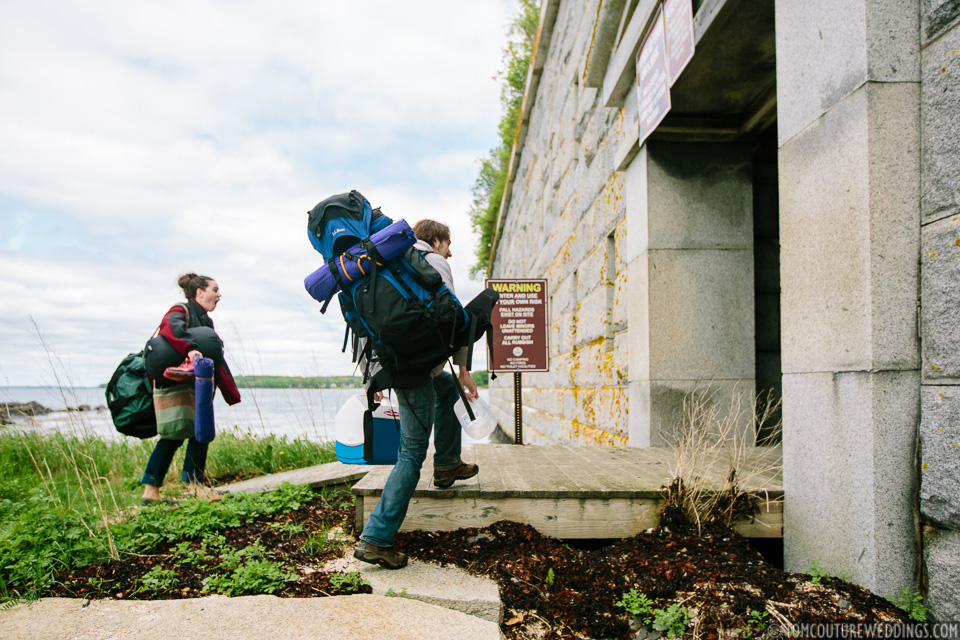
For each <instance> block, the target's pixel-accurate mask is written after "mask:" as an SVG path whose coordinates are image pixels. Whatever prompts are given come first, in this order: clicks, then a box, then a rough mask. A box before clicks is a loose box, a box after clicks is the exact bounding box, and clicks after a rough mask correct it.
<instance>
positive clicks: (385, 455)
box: [334, 393, 400, 464]
mask: <svg viewBox="0 0 960 640" xmlns="http://www.w3.org/2000/svg"><path fill="white" fill-rule="evenodd" d="M366 410H367V396H366V394H364V393H358V394H356V395H354V396H350V398H348V399H347V401H346V402H345V403H344V405H343V406H342V407H340V410H339V411H337V417H336V419H335V420H334V426H335V429H336V434H337V446H336V450H337V460H339V461H340V462H342V463H344V464H396V463H397V453H398V451H399V450H400V411H399V407H398V406H397V402H396V400H395V399H394V398H388V397H387V396H384V397H383V401H382V402H381V403H380V406H379V407H378V408H377V410H376V411H374V412H373V456H372V459H371V460H369V461H368V460H364V459H363V412H364V411H366Z"/></svg>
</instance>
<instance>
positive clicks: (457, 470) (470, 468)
mask: <svg viewBox="0 0 960 640" xmlns="http://www.w3.org/2000/svg"><path fill="white" fill-rule="evenodd" d="M479 472H480V467H478V466H477V465H475V464H469V463H467V462H461V463H460V466H459V467H454V468H453V469H447V470H445V471H434V472H433V485H434V486H435V487H440V488H441V489H444V488H446V487H449V486H450V485H452V484H453V482H454V480H466V479H467V478H472V477H473V476H475V475H477V473H479Z"/></svg>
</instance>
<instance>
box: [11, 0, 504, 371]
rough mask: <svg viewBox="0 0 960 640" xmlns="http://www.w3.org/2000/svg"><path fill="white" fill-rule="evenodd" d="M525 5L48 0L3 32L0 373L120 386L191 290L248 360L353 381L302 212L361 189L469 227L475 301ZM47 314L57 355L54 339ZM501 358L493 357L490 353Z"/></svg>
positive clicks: (237, 354) (464, 235)
mask: <svg viewBox="0 0 960 640" xmlns="http://www.w3.org/2000/svg"><path fill="white" fill-rule="evenodd" d="M512 11H513V3H512V2H511V1H510V0H501V1H499V2H491V1H486V0H484V1H480V0H464V1H462V2H444V1H442V0H417V1H413V0H411V1H409V2H404V3H396V2H389V1H387V0H376V1H369V2H363V3H343V2H333V1H330V0H326V1H307V0H302V1H293V0H281V1H279V2H274V3H269V4H268V3H260V2H252V1H247V2H226V1H225V0H200V1H191V2H185V1H179V2H166V3H153V4H143V3H139V4H138V3H126V2H119V1H118V0H93V1H92V2H79V1H61V0H56V1H54V0H37V1H36V2H30V3H14V4H9V6H5V8H4V19H3V21H2V22H0V85H2V86H3V87H4V99H3V101H0V274H2V275H0V385H5V384H10V385H18V384H45V383H46V384H48V383H50V382H51V377H50V376H51V373H50V365H49V362H48V360H49V358H48V356H50V355H52V356H53V357H54V360H56V359H57V358H59V359H61V360H63V361H64V363H65V364H67V365H68V366H69V368H70V369H71V378H72V380H73V381H74V382H75V383H76V384H80V385H86V384H98V383H100V382H104V381H105V380H106V379H107V377H108V376H109V374H110V373H111V372H112V369H113V367H115V366H116V364H117V362H119V360H120V358H121V357H122V356H123V355H124V354H126V353H128V352H130V351H134V350H137V349H139V348H140V346H141V345H142V344H143V342H144V341H145V340H146V338H147V337H149V334H150V332H151V331H152V330H153V329H154V328H155V327H156V325H157V323H158V322H159V319H160V315H162V313H163V311H164V310H165V309H166V308H167V307H168V306H169V305H170V304H171V303H172V302H174V301H176V300H177V299H178V298H179V297H180V294H179V290H178V289H177V287H176V285H175V280H176V277H177V275H178V274H179V273H182V272H185V271H188V270H192V271H197V272H199V273H204V274H207V275H211V276H213V277H215V278H217V279H218V282H219V283H220V284H221V287H222V289H223V291H224V299H223V303H222V305H221V307H220V308H218V309H217V311H216V312H215V314H214V315H213V319H214V321H215V322H216V323H217V326H218V329H219V330H220V331H221V333H222V334H223V335H224V338H225V341H226V342H227V346H228V349H229V353H230V357H231V358H232V359H233V360H234V362H235V364H236V365H237V366H238V368H240V369H241V370H242V371H244V372H248V373H266V374H290V375H302V374H335V373H349V372H351V371H352V365H351V364H350V362H349V360H350V358H349V357H348V356H344V355H343V354H341V353H340V346H341V344H342V338H343V323H342V321H341V319H340V317H339V311H338V310H337V309H336V308H334V307H335V305H334V307H332V308H331V310H330V311H329V312H328V313H327V314H326V316H320V314H319V313H317V309H318V306H319V305H317V304H316V303H315V302H314V301H313V300H312V299H311V298H309V296H308V295H307V294H306V292H305V291H304V289H303V284H302V283H303V278H304V277H305V276H306V275H307V274H308V273H310V272H311V271H313V270H314V269H315V268H317V267H318V266H319V264H320V257H319V255H318V254H316V253H315V252H314V251H313V250H312V248H311V247H310V245H309V243H308V242H307V240H306V231H305V222H306V215H305V214H306V211H307V210H308V209H310V208H311V207H313V205H314V204H316V203H317V202H318V201H319V200H321V199H323V198H325V197H327V196H329V195H331V194H333V193H338V192H342V191H346V190H349V189H351V188H356V189H358V190H360V191H361V192H362V193H364V194H365V195H367V196H368V197H369V198H370V199H371V201H373V202H374V205H375V206H376V205H382V206H383V209H384V211H385V212H387V213H388V215H391V216H393V217H395V218H400V217H406V218H407V219H408V221H410V222H411V223H412V222H414V221H416V220H418V219H420V218H422V217H432V218H436V219H439V220H443V221H444V222H446V223H447V224H449V225H450V226H451V229H452V233H453V239H454V243H453V247H452V248H453V252H454V256H453V258H452V260H451V262H452V264H453V267H454V273H455V280H456V283H457V287H458V293H459V294H460V297H461V298H463V299H464V300H469V299H470V298H471V297H472V296H473V295H474V294H475V293H476V292H477V291H479V289H480V285H479V284H478V283H476V282H470V281H469V279H468V276H467V273H468V269H469V266H470V264H472V263H473V257H472V254H473V247H474V244H475V239H474V238H473V237H472V235H471V231H470V224H469V220H468V218H467V211H468V210H469V206H470V202H471V194H470V188H471V186H472V184H473V180H474V178H475V176H476V158H477V157H479V156H480V155H482V154H484V153H485V152H486V150H487V149H488V148H489V147H491V146H493V144H495V141H496V124H497V122H498V120H499V116H500V113H499V109H500V106H499V100H498V94H499V89H498V87H497V85H496V82H495V81H494V80H493V79H492V78H493V76H494V74H495V73H496V70H497V68H498V67H499V65H500V49H501V48H502V46H503V42H504V40H505V30H506V25H507V23H508V22H509V20H510V17H511V12H512ZM31 318H32V319H33V320H34V321H35V322H36V325H37V327H39V331H40V334H41V335H42V336H43V340H44V341H45V343H46V345H47V347H48V349H49V351H48V352H45V351H44V349H43V348H41V345H40V337H39V336H38V333H37V328H36V327H35V326H34V325H33V322H32V321H31ZM481 366H482V363H481Z"/></svg>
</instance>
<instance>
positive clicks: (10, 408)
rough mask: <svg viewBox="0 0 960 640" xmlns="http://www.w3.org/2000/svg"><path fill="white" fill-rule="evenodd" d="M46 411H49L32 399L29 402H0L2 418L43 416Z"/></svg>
mask: <svg viewBox="0 0 960 640" xmlns="http://www.w3.org/2000/svg"><path fill="white" fill-rule="evenodd" d="M48 413H50V409H47V408H46V407H45V406H43V405H42V404H40V403H38V402H34V401H33V400H31V401H30V402H3V403H0V414H2V415H3V417H4V418H19V417H27V418H29V417H32V416H44V415H46V414H48Z"/></svg>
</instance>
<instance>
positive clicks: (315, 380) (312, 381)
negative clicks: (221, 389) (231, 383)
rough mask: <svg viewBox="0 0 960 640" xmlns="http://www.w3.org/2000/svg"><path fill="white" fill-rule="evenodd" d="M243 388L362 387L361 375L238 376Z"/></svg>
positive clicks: (239, 383) (238, 383)
mask: <svg viewBox="0 0 960 640" xmlns="http://www.w3.org/2000/svg"><path fill="white" fill-rule="evenodd" d="M236 382H237V386H238V387H239V388H241V389H360V388H361V387H363V378H361V377H360V376H307V377H303V376H237V377H236Z"/></svg>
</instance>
